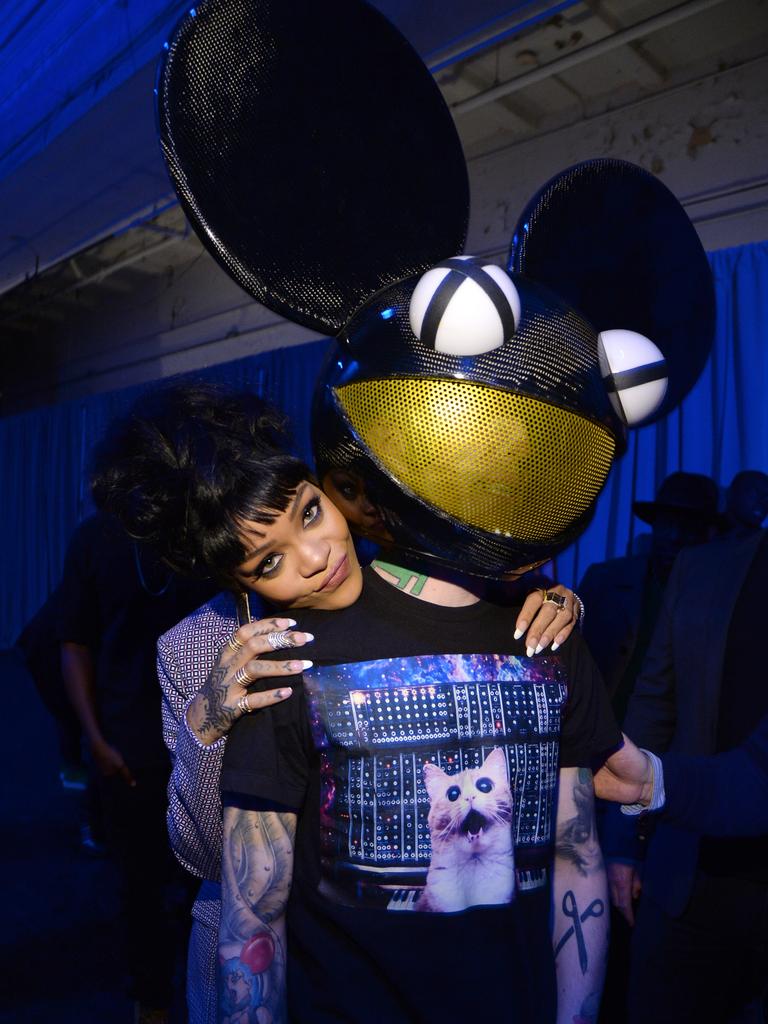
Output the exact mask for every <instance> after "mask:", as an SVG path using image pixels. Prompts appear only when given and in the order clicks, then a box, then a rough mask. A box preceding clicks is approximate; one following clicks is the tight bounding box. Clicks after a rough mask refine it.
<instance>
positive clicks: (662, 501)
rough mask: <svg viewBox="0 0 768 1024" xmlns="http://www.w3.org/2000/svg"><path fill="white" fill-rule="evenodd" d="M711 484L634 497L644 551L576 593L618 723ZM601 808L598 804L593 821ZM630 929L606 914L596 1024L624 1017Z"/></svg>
mask: <svg viewBox="0 0 768 1024" xmlns="http://www.w3.org/2000/svg"><path fill="white" fill-rule="evenodd" d="M717 497H718V495H717V486H716V484H715V482H714V481H713V480H710V479H709V477H706V476H701V475H699V474H697V473H672V474H671V475H670V476H668V477H667V478H666V479H665V480H664V481H663V482H662V484H661V486H660V487H659V489H658V491H657V494H656V499H655V500H654V501H636V502H634V504H633V506H632V507H633V511H634V514H635V515H636V516H637V517H638V518H639V519H640V520H642V522H644V523H648V524H649V525H650V527H651V538H650V549H649V551H648V552H647V554H636V555H628V556H627V557H625V558H614V559H611V560H609V561H607V562H600V563H597V564H595V565H592V566H590V567H589V569H587V571H586V573H585V574H584V577H583V579H582V580H581V582H580V584H579V588H578V590H579V594H581V595H582V597H583V599H584V602H585V604H586V605H587V606H588V607H589V616H588V617H587V618H586V620H585V622H584V638H585V640H586V641H587V644H588V645H589V649H590V651H591V652H592V656H593V657H594V659H595V661H596V662H597V665H598V668H599V669H600V672H601V674H602V676H603V680H604V681H605V685H606V686H607V688H608V693H609V696H610V699H611V704H612V707H613V711H614V714H615V715H616V718H617V720H618V721H619V722H621V721H622V719H623V717H624V714H625V713H626V708H627V702H628V701H629V697H630V695H631V693H632V690H633V688H634V685H635V680H636V679H637V676H638V674H639V672H640V667H641V665H642V663H643V659H644V658H645V654H646V651H647V649H648V645H649V644H650V641H651V636H652V633H653V628H654V626H655V624H656V618H657V616H658V613H659V608H660V607H661V600H662V596H663V593H664V587H665V585H666V582H667V580H668V578H669V574H670V572H671V570H672V564H673V562H674V560H675V557H676V555H677V554H678V552H679V551H681V550H682V548H683V547H686V546H689V545H692V544H700V543H702V542H704V541H706V540H708V539H709V537H710V535H711V533H712V528H713V525H714V523H715V522H716V521H717ZM602 815H603V808H601V807H600V805H599V804H598V823H599V824H600V826H601V825H602ZM629 941H630V934H629V929H628V927H627V924H626V921H625V920H624V918H623V917H622V916H621V915H620V914H619V913H618V912H616V911H615V910H612V913H611V946H610V953H609V964H608V972H607V977H606V984H605V991H604V994H603V1005H602V1010H601V1017H600V1020H601V1024H615V1022H616V1021H619V1020H621V1019H622V1014H623V1007H624V1003H625V1001H626V991H627V983H628V976H629Z"/></svg>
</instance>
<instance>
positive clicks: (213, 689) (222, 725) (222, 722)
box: [197, 665, 237, 737]
mask: <svg viewBox="0 0 768 1024" xmlns="http://www.w3.org/2000/svg"><path fill="white" fill-rule="evenodd" d="M226 675H227V668H226V666H224V665H215V666H214V668H213V669H212V670H211V673H210V675H209V676H208V678H207V679H206V681H205V683H204V684H203V687H202V689H201V690H200V696H201V697H202V699H203V706H204V708H205V711H204V714H203V718H202V721H200V722H199V723H198V726H197V728H198V732H199V733H200V735H201V736H205V735H206V734H208V733H211V732H213V733H215V734H216V736H217V737H218V736H223V735H224V733H225V732H228V731H229V729H230V728H231V727H232V724H233V722H234V721H235V719H236V718H237V713H236V711H235V709H234V708H228V707H227V706H226V704H225V703H224V702H225V700H226V699H227V684H226V682H225V679H226Z"/></svg>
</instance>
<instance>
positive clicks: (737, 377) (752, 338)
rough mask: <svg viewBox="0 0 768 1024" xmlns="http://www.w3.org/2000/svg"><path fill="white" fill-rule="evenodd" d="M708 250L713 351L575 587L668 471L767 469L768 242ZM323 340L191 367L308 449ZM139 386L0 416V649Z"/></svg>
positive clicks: (49, 583) (567, 560) (607, 494)
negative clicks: (97, 446) (284, 421)
mask: <svg viewBox="0 0 768 1024" xmlns="http://www.w3.org/2000/svg"><path fill="white" fill-rule="evenodd" d="M709 259H710V263H711V266H712V271H713V274H714V279H715V288H716V293H717V309H718V319H717V333H716V339H715V345H714V349H713V352H712V356H711V358H710V360H709V362H708V363H707V366H706V368H705V370H704V372H703V373H702V376H701V379H700V380H699V381H698V383H697V384H696V387H695V388H694V389H693V391H692V392H691V394H690V395H689V396H688V397H687V399H686V400H685V402H684V403H683V404H682V406H681V407H680V408H679V409H677V410H675V411H674V412H673V413H672V414H671V415H670V416H668V417H667V418H666V419H665V420H664V422H662V423H659V424H656V425H653V426H651V427H646V428H644V429H641V430H639V431H634V432H633V433H632V434H631V435H630V441H629V446H628V450H627V453H626V454H625V455H624V457H623V458H622V459H621V460H620V461H619V462H618V463H617V464H616V465H615V466H614V468H613V471H612V473H611V476H610V477H609V480H608V483H607V485H606V487H605V490H604V491H603V493H602V495H601V496H600V500H599V502H598V505H597V510H596V512H595V516H594V518H593V520H592V522H591V524H590V526H589V527H588V528H587V530H586V531H585V533H584V534H583V535H582V536H581V538H580V539H579V540H578V541H577V543H576V544H574V545H573V546H572V547H571V548H569V549H568V550H567V551H565V552H563V553H562V554H560V555H559V556H558V558H557V561H556V564H555V565H554V566H553V567H552V571H553V573H554V574H555V575H556V576H557V578H558V579H560V580H562V582H564V583H567V584H570V585H572V586H575V585H576V584H577V582H578V580H579V579H580V578H581V576H582V575H583V573H584V571H585V570H586V568H587V566H588V565H589V564H590V563H592V562H595V561H602V560H604V559H606V558H613V557H617V556H619V555H623V554H625V553H627V552H628V551H629V550H631V548H632V546H633V544H634V543H636V540H637V538H636V531H637V529H638V527H640V528H642V524H640V523H639V522H638V521H637V520H635V519H634V517H633V515H632V502H633V500H635V498H640V499H645V498H652V497H653V495H654V494H655V492H656V489H657V487H658V485H659V483H660V482H661V481H662V480H663V479H664V477H665V476H667V474H668V473H671V472H673V471H675V470H678V469H684V470H688V471H689V472H696V473H706V474H708V475H710V476H712V477H713V478H714V479H715V480H716V481H717V482H718V483H719V484H721V485H723V486H727V485H728V483H729V482H730V480H731V479H732V477H733V476H734V474H735V473H737V472H739V470H742V469H761V470H763V471H765V472H768V403H766V400H765V398H766V394H768V348H767V347H766V343H765V338H766V334H767V333H768V242H763V243H760V244H757V245H749V246H742V247H739V248H736V249H725V250H721V251H719V252H715V253H712V254H710V257H709ZM327 346H328V342H325V341H323V342H317V343H314V344H311V345H304V346H301V347H297V348H287V349H278V350H277V351H274V352H268V353H266V354H263V355H258V356H253V357H251V358H248V359H242V360H238V361H237V362H233V363H228V364H226V365H222V366H217V367H214V368H212V369H209V370H207V371H205V372H202V373H197V374H195V376H197V377H204V378H205V379H207V380H211V381H218V382H222V383H229V384H232V385H234V386H240V387H249V388H253V389H254V390H256V391H258V392H259V393H260V394H264V395H267V396H269V398H270V399H271V400H272V401H273V402H274V403H275V404H276V405H278V406H279V407H281V408H282V409H284V410H285V411H286V412H288V413H289V414H290V416H291V420H292V423H293V428H294V435H295V438H296V442H297V447H298V449H299V450H300V452H301V454H303V455H304V456H305V457H307V458H308V457H309V407H310V398H311V394H312V389H313V384H314V380H315V378H316V376H317V373H318V371H319V369H320V365H321V363H322V360H323V357H324V355H325V352H326V350H327ZM140 390H141V389H140V388H131V389H127V390H123V391H117V392H111V393H109V394H104V395H95V396H92V397H89V398H85V399H82V400H79V401H75V402H69V403H66V404H62V405H58V406H54V407H51V408H46V409H42V410H39V411H35V412H33V413H28V414H26V415H23V416H17V417H13V418H9V419H5V420H0V460H1V461H0V466H2V493H3V502H2V506H1V507H0V564H2V581H3V583H2V587H0V647H6V646H8V645H10V644H11V643H13V641H14V640H15V638H16V636H17V635H18V633H19V631H20V629H21V627H22V626H23V624H24V623H25V622H26V621H27V619H28V618H29V617H30V616H31V615H32V614H33V613H34V612H35V611H36V610H37V608H38V607H39V606H40V605H41V604H42V603H43V601H44V600H45V598H46V597H47V595H48V593H49V592H50V590H51V589H52V588H53V587H54V586H55V585H56V583H57V582H58V579H59V575H60V573H61V567H62V564H63V560H64V552H65V550H66V545H67V541H68V538H69V536H70V534H71V532H72V530H73V529H74V527H75V525H76V524H77V523H78V521H79V520H80V519H81V518H82V517H83V516H84V515H85V514H86V513H87V511H88V509H89V503H88V495H87V488H86V481H85V472H84V471H85V468H86V466H87V462H88V454H89V451H90V448H91V446H92V445H93V443H94V442H95V441H96V440H98V438H99V437H100V435H101V434H102V432H103V430H104V427H105V426H106V424H107V423H108V422H109V420H110V419H111V418H112V417H113V416H115V415H119V414H120V413H122V412H123V411H125V409H126V408H127V406H128V405H129V404H130V403H131V401H132V400H133V399H134V398H135V397H136V395H137V394H138V393H139V391H140ZM116 585H119V581H116Z"/></svg>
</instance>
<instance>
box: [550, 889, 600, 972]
mask: <svg viewBox="0 0 768 1024" xmlns="http://www.w3.org/2000/svg"><path fill="white" fill-rule="evenodd" d="M604 913H605V903H604V902H603V901H602V900H601V899H600V898H599V897H598V898H597V899H594V900H592V902H591V903H590V904H589V906H588V907H587V909H586V910H583V911H579V905H578V903H577V901H576V894H575V893H574V892H573V890H572V889H568V891H567V892H566V894H565V895H564V896H563V914H564V915H565V916H566V917H568V918H570V919H571V921H573V924H572V925H571V926H570V928H566V930H565V932H564V933H563V936H562V938H561V939H560V941H559V942H558V944H557V945H556V946H555V959H557V957H558V955H559V954H560V950H561V949H562V948H563V946H565V945H566V944H567V943H568V942H569V941H570V940H571V939H572V938H574V937H575V939H576V949H577V953H578V957H579V966H580V967H581V973H582V974H586V973H587V970H588V969H589V952H588V950H587V943H586V940H585V938H584V929H583V928H582V925H583V924H585V922H586V921H587V919H588V918H590V917H602V915H603V914H604Z"/></svg>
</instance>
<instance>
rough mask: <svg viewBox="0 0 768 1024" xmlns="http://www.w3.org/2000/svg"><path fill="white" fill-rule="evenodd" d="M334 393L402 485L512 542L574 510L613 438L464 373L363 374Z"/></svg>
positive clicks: (572, 515)
mask: <svg viewBox="0 0 768 1024" xmlns="http://www.w3.org/2000/svg"><path fill="white" fill-rule="evenodd" d="M336 395H337V397H338V399H339V402H340V404H341V406H342V408H343V409H344V411H345V412H346V414H347V416H348V417H349V421H350V423H351V424H352V426H353V427H354V429H355V431H356V432H357V433H358V435H359V436H360V437H361V438H362V440H363V441H364V442H365V444H366V445H367V446H368V448H369V449H370V451H371V453H372V454H373V455H374V457H375V458H376V459H377V460H378V461H379V463H380V464H381V465H382V466H384V468H385V469H387V470H388V471H389V472H390V473H391V474H392V475H393V476H394V477H395V478H396V479H397V480H399V481H400V483H402V484H403V485H404V486H405V487H407V488H409V489H410V490H411V491H413V492H414V493H415V494H416V495H418V497H420V498H422V499H423V500H424V501H427V502H429V503H430V504H432V505H434V506H436V507H437V508H439V509H440V510H442V511H443V512H446V513H447V514H448V515H450V516H453V517H454V518H455V519H458V520H459V521H460V522H462V523H464V524H467V525H470V526H474V527H476V528H477V529H480V530H485V531H486V532H489V533H500V534H502V535H505V536H509V537H513V538H516V539H519V540H520V541H521V542H525V541H531V542H546V541H548V540H550V539H552V538H555V537H557V536H558V535H559V534H561V533H562V532H563V531H564V530H566V529H567V528H568V527H569V526H570V525H571V524H572V523H573V522H574V521H575V520H576V519H578V518H579V517H580V516H581V515H582V514H583V513H584V512H585V511H586V510H587V508H588V507H589V506H590V505H591V503H592V502H593V501H594V499H595V497H596V496H597V494H598V493H599V491H600V488H601V487H602V486H603V483H604V482H605V478H606V476H607V475H608V471H609V469H610V468H611V461H612V459H613V455H614V451H615V447H616V444H615V441H614V438H613V436H612V435H611V434H610V432H609V431H608V430H606V429H605V428H604V427H602V426H599V425H598V424H596V423H592V422H591V421H590V420H587V419H585V418H584V417H583V416H579V415H577V414H576V413H572V412H568V411H566V410H564V409H560V408H558V407H557V406H554V405H548V404H546V403H545V402H541V401H538V400H537V399H535V398H528V397H525V396H522V395H516V394H512V393H510V392H508V391H501V390H498V389H496V388H491V387H488V386H486V385H484V384H477V383H475V382H472V381H463V380H424V379H416V380H408V379H394V380H392V379H389V380H367V381H362V382H360V383H355V384H346V385H344V386H343V387H340V388H337V389H336Z"/></svg>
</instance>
